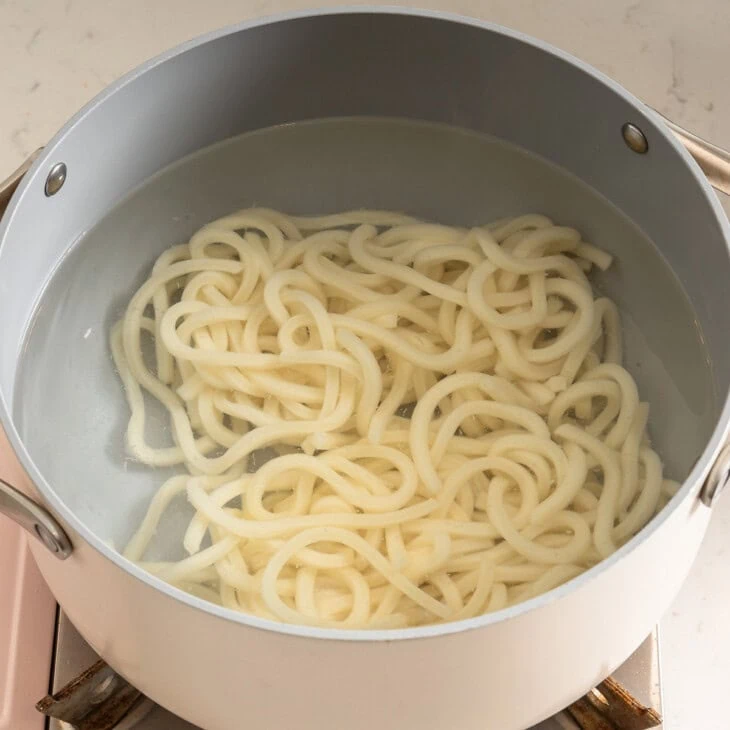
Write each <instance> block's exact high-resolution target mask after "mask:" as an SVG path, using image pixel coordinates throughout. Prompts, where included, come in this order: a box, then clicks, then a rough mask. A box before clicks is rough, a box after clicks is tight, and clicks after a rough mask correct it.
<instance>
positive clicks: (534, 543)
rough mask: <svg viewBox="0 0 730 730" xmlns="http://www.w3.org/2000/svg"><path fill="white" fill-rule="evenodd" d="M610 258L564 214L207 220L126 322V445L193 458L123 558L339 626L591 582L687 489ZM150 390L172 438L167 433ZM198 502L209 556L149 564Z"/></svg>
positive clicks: (269, 611)
mask: <svg viewBox="0 0 730 730" xmlns="http://www.w3.org/2000/svg"><path fill="white" fill-rule="evenodd" d="M610 263H611V257H610V256H609V255H608V254H607V253H605V252H604V251H602V250H600V249H598V248H597V247H595V246H593V245H591V244H589V243H587V242H585V241H583V240H582V238H581V236H580V234H579V233H578V231H576V230H574V229H572V228H566V227H562V226H558V225H555V224H554V223H553V222H552V221H551V220H549V219H548V218H546V217H544V216H542V215H525V216H521V217H518V218H513V219H508V220H507V219H505V220H499V221H496V222H494V223H492V224H489V225H485V226H479V227H475V228H456V227H448V226H443V225H436V224H432V223H426V222H423V221H420V220H416V219H414V218H410V217H407V216H403V215H399V214H394V213H389V212H378V211H357V212H348V213H343V214H340V215H328V216H322V217H311V218H303V217H295V216H287V215H284V214H282V213H279V212H276V211H273V210H268V209H249V210H243V211H240V212H238V213H235V214H233V215H230V216H227V217H225V218H222V219H220V220H217V221H214V222H213V223H210V224H208V225H206V226H205V227H203V228H202V229H201V230H200V231H198V232H197V233H196V234H195V235H194V236H193V237H192V239H191V240H190V242H189V243H186V244H183V245H178V246H174V247H173V248H170V249H169V250H167V251H165V252H164V253H163V254H162V255H161V256H160V257H159V258H158V259H157V261H156V263H155V264H154V266H153V268H152V273H151V275H150V277H149V278H148V279H147V280H146V281H145V282H144V283H143V284H142V286H141V287H140V288H139V289H138V290H137V292H136V294H135V295H134V296H133V298H132V300H131V301H130V303H129V306H128V307H127V310H126V313H125V315H124V318H123V319H122V321H121V322H119V323H118V324H117V325H116V326H115V327H114V330H113V333H112V350H113V356H114V360H115V363H116V365H117V368H118V370H119V373H120V375H121V378H122V381H123V383H124V387H125V392H126V397H127V399H128V402H129V407H130V410H131V417H130V420H129V425H128V428H127V434H126V437H127V446H128V450H129V452H130V454H131V455H132V456H133V457H134V458H136V459H138V460H139V461H140V462H143V463H144V464H148V465H150V466H152V467H163V466H164V467H169V466H173V465H179V466H180V467H181V473H179V474H177V475H176V476H173V477H172V478H170V479H168V480H167V481H166V482H165V483H164V484H163V485H162V486H161V487H160V489H159V491H157V493H156V494H155V495H154V496H153V497H152V500H151V502H150V505H149V508H148V511H147V513H146V515H145V517H144V520H143V521H142V524H141V525H140V526H139V529H138V530H137V531H136V533H135V534H134V535H133V537H132V538H131V540H130V542H129V544H128V546H127V548H126V550H125V553H124V554H125V555H126V557H128V558H129V559H131V560H133V561H137V562H140V564H141V565H142V566H144V567H145V568H146V569H147V570H149V571H151V572H153V573H155V574H156V575H158V576H159V577H160V578H162V579H164V580H166V581H168V582H169V583H172V584H174V585H176V586H178V587H180V588H183V589H185V590H187V591H190V592H192V593H194V594H196V595H198V596H200V597H203V598H206V599H208V600H211V601H215V602H217V603H219V604H221V605H223V606H226V607H229V608H233V609H236V610H238V611H243V612H246V613H249V614H254V615H256V616H260V617H265V618H269V619H274V620H278V621H283V622H288V623H294V624H307V625H313V626H321V627H341V628H381V629H383V628H399V627H407V626H417V625H421V624H428V623H434V622H443V621H455V620H459V619H466V618H469V617H473V616H477V615H480V614H483V613H485V612H490V611H495V610H498V609H501V608H504V607H507V606H511V605H513V604H515V603H518V602H521V601H525V600H527V599H529V598H531V597H533V596H536V595H538V594H541V593H543V592H545V591H548V590H550V589H552V588H554V587H556V586H558V585H560V584H562V583H564V582H566V581H568V580H570V579H572V578H574V577H575V576H577V575H578V574H580V573H582V572H583V571H585V570H586V569H588V568H589V567H591V566H592V565H594V564H596V563H597V562H599V561H600V560H602V559H604V558H606V557H607V556H609V555H610V554H611V553H613V552H614V551H615V550H616V549H617V548H618V547H619V546H620V545H621V544H622V543H624V542H625V541H626V540H628V539H629V538H630V537H631V536H633V535H634V534H635V533H636V532H637V531H638V530H640V529H641V528H642V527H643V526H644V525H645V524H646V523H647V522H648V521H649V520H650V519H651V517H652V516H653V515H654V514H655V513H656V511H657V509H658V508H659V507H660V506H661V505H662V504H663V503H664V502H665V501H666V500H667V499H668V497H669V496H670V495H671V494H672V493H673V491H674V489H675V487H676V485H674V484H673V483H672V482H669V481H667V480H665V479H664V478H663V475H662V464H661V461H660V459H659V457H658V456H657V454H656V453H655V451H654V450H653V449H652V448H651V445H650V443H649V440H648V437H647V430H646V426H647V419H648V406H647V404H645V403H642V402H641V401H640V399H639V395H638V392H637V387H636V384H635V382H634V380H633V378H632V377H631V375H629V373H628V372H627V371H626V370H625V369H624V368H623V367H622V366H621V360H622V345H621V332H620V322H619V315H618V311H617V309H616V306H615V305H614V303H613V302H611V301H610V300H609V299H607V298H605V297H600V296H599V297H596V295H595V294H594V292H593V290H592V288H591V284H590V283H589V280H588V279H587V276H586V275H587V273H588V272H589V271H590V270H591V268H592V267H594V266H597V267H599V268H600V269H606V268H607V267H608V266H609V265H610ZM147 344H150V346H151V347H150V348H148V347H147ZM148 349H149V350H150V352H147V350H148ZM152 350H153V352H152ZM149 398H152V399H155V400H156V401H158V402H159V403H160V404H161V405H162V406H163V407H164V408H165V409H166V410H167V412H168V414H169V422H170V427H171V428H170V430H171V433H172V436H173V439H174V444H173V445H170V446H167V447H163V448H157V447H153V446H151V445H149V444H148V443H147V441H146V439H145V424H146V403H145V401H146V399H149ZM178 497H183V498H185V497H186V498H187V501H188V502H189V504H190V505H191V506H192V509H193V510H194V514H193V517H192V518H191V519H190V522H189V524H188V526H187V529H186V532H185V535H184V538H183V540H182V543H183V547H184V551H185V554H186V555H187V557H184V558H183V559H181V560H177V561H167V562H162V561H157V562H152V561H149V560H148V561H145V560H144V557H145V554H146V552H147V550H148V547H149V546H150V543H151V541H152V540H153V538H154V536H155V533H156V530H157V527H158V523H159V521H160V519H161V518H162V516H163V513H165V511H166V510H168V508H169V506H170V505H171V503H172V502H173V500H175V499H176V498H178Z"/></svg>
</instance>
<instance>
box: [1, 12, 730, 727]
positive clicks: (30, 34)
mask: <svg viewBox="0 0 730 730" xmlns="http://www.w3.org/2000/svg"><path fill="white" fill-rule="evenodd" d="M313 4H315V3H313V2H311V1H307V0H279V1H278V2H274V1H272V0H238V1H237V0H202V1H201V0H104V1H101V0H24V1H16V0H0V68H1V69H3V71H2V73H0V109H1V110H2V113H0V178H2V177H4V176H5V174H6V173H8V172H10V171H11V170H12V169H14V168H15V167H16V166H17V165H18V164H19V163H20V162H21V161H22V160H23V159H24V158H25V156H26V155H28V154H29V153H30V152H31V151H32V150H33V149H35V148H36V147H37V146H39V145H41V144H43V143H44V142H46V141H47V140H48V139H49V138H50V137H51V136H52V134H53V133H54V132H55V131H56V130H57V129H58V127H59V126H60V125H61V124H62V123H63V122H64V121H65V120H66V119H67V118H68V117H69V116H70V115H71V114H73V113H74V112H75V111H76V110H77V109H78V108H79V107H80V106H81V105H82V104H84V103H85V102H86V101H88V100H89V99H90V98H91V97H92V96H94V95H95V94H96V93H97V92H98V91H100V90H101V89H102V88H103V87H104V86H105V85H107V84H108V83H110V82H111V81H113V80H114V79H116V78H117V77H118V76H119V75H121V74H122V73H124V72H125V71H127V70H129V69H130V68H132V67H133V66H135V65H137V64H138V63H140V62H142V61H144V60H145V59H147V58H148V57H150V56H153V55H155V54H157V53H159V52H160V51H162V50H164V49H165V48H167V47H169V46H172V45H175V44H177V43H179V42H180V41H183V40H185V39H187V38H190V37H192V36H195V35H198V34H200V33H203V32H205V31H208V30H211V29H213V28H216V27H219V26H221V25H225V24H228V23H232V22H236V21H240V20H244V19H246V18H249V17H253V16H258V15H265V14H269V13H274V12H281V11H285V10H293V9H301V8H306V7H311V6H312V5H313ZM318 4H320V5H333V4H341V3H330V2H319V3H318ZM391 4H393V5H406V4H408V3H402V2H391ZM419 4H420V5H421V6H422V7H428V8H434V9H444V10H445V9H448V10H450V11H452V12H456V13H463V14H465V15H473V16H477V17H481V18H484V19H488V20H491V21H494V22H497V23H501V24H503V25H507V26H510V27H512V28H515V29H518V30H520V31H523V32H525V33H529V34H531V35H534V36H538V37H540V38H542V39H544V40H546V41H548V42H550V43H553V44H555V45H557V46H559V47H560V48H563V49H564V50H566V51H568V52H570V53H573V54H574V55H576V56H578V57H580V58H581V59H583V60H584V61H587V62H588V63H590V64H592V65H594V66H596V67H597V68H599V69H600V70H601V71H603V72H605V73H607V74H609V75H611V76H613V77H614V78H615V79H616V80H617V81H619V83H621V84H623V85H624V86H626V87H627V88H628V89H629V90H630V91H631V92H633V93H634V94H636V95H637V96H639V97H640V98H642V99H644V100H645V101H646V102H648V103H649V104H651V105H652V106H654V107H655V108H657V109H658V110H659V111H661V112H663V113H664V114H666V115H667V116H669V117H671V118H673V119H674V120H675V121H677V122H678V123H680V124H682V125H683V126H685V127H688V128H690V129H692V130H693V131H695V132H696V133H698V134H700V135H702V136H705V137H707V138H709V139H711V140H712V141H714V142H715V143H716V144H719V145H722V146H725V147H728V148H730V84H728V71H729V70H730V2H729V1H728V0H697V1H696V2H687V1H686V0H612V1H611V2H607V1H606V0H551V1H549V0H450V2H446V0H420V3H419ZM723 203H724V205H725V210H726V211H728V212H730V201H729V200H728V199H726V200H724V201H723ZM729 306H730V302H729ZM728 606H730V495H725V497H724V498H723V499H722V500H721V501H720V504H719V505H718V506H717V508H716V509H715V514H714V517H713V521H712V524H711V527H710V531H709V533H708V536H707V538H706V540H705V544H704V546H703V549H702V552H701V553H700V556H699V558H698V560H697V563H696V566H695V568H694V571H693V573H692V575H691V577H690V579H689V581H688V582H687V584H686V585H685V587H684V589H683V591H682V593H681V594H680V596H679V597H678V598H677V600H676V601H675V603H674V605H673V606H672V608H671V609H670V610H669V612H668V613H667V615H666V616H665V617H664V620H663V622H662V627H661V628H662V639H663V647H662V649H663V672H664V701H665V727H666V728H667V730H727V728H730V712H729V711H728V710H727V704H726V702H725V696H726V693H727V690H728V682H729V681H730V611H729V610H728Z"/></svg>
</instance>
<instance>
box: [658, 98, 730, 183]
mask: <svg viewBox="0 0 730 730" xmlns="http://www.w3.org/2000/svg"><path fill="white" fill-rule="evenodd" d="M657 114H658V115H659V116H660V117H661V118H662V121H663V122H664V124H666V125H667V127H669V130H670V131H671V132H672V134H674V136H675V137H676V138H677V139H678V140H679V141H680V143H681V144H682V145H683V146H684V148H685V149H686V150H687V152H689V153H690V155H692V157H693V158H694V160H695V162H696V163H697V164H698V165H699V166H700V169H701V170H702V172H704V173H705V177H706V178H707V181H708V182H709V183H710V185H712V187H713V188H715V190H719V191H720V192H721V193H725V195H730V152H728V150H724V149H722V147H718V146H717V145H714V144H712V142H708V141H707V140H706V139H702V138H701V137H698V136H697V135H696V134H692V132H689V131H687V130H686V129H684V128H683V127H680V126H679V124H676V123H675V122H673V121H672V120H671V119H667V118H666V117H665V116H664V115H663V114H660V113H659V112H657Z"/></svg>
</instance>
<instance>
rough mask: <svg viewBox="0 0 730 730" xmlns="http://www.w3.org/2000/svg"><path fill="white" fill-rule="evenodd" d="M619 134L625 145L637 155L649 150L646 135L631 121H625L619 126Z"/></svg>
mask: <svg viewBox="0 0 730 730" xmlns="http://www.w3.org/2000/svg"><path fill="white" fill-rule="evenodd" d="M621 135H622V136H623V138H624V142H626V146H627V147H628V148H629V149H630V150H631V151H632V152H636V153H637V154H639V155H643V154H646V153H647V152H648V151H649V141H648V140H647V138H646V135H645V134H644V133H643V132H642V131H641V130H640V129H639V128H638V127H637V126H636V125H635V124H632V123H631V122H626V124H624V126H623V127H621Z"/></svg>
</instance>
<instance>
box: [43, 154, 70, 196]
mask: <svg viewBox="0 0 730 730" xmlns="http://www.w3.org/2000/svg"><path fill="white" fill-rule="evenodd" d="M66 172H67V170H66V163H65V162H57V163H56V164H55V165H54V166H53V167H52V168H51V171H50V172H49V173H48V177H47V178H46V186H45V188H44V190H45V193H46V197H48V198H50V197H51V196H52V195H55V194H56V193H57V192H58V191H59V190H60V189H61V188H62V187H63V184H64V183H65V182H66Z"/></svg>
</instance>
